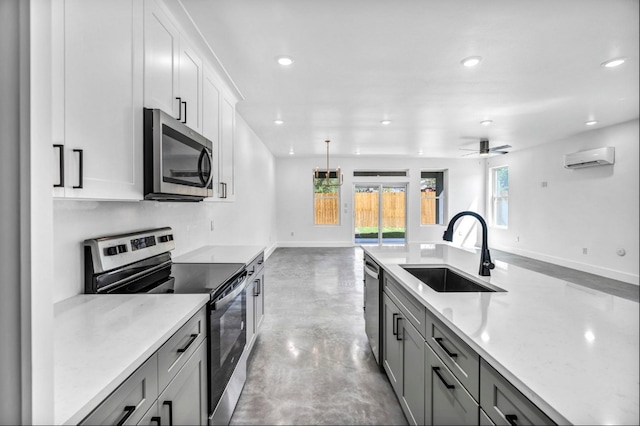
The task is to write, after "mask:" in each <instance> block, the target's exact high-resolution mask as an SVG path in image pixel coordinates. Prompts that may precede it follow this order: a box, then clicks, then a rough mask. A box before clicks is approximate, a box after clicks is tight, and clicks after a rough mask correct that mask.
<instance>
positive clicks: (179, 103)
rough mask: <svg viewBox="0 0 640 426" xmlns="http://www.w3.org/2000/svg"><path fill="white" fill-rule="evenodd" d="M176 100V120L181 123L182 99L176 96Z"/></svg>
mask: <svg viewBox="0 0 640 426" xmlns="http://www.w3.org/2000/svg"><path fill="white" fill-rule="evenodd" d="M176 100H177V101H178V118H176V120H178V121H182V98H181V97H179V96H176Z"/></svg>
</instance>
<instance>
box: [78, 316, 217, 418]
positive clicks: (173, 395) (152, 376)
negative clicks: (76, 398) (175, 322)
mask: <svg viewBox="0 0 640 426" xmlns="http://www.w3.org/2000/svg"><path fill="white" fill-rule="evenodd" d="M205 321H206V307H203V308H202V309H201V310H200V311H199V312H198V313H197V314H195V315H194V316H193V317H192V318H191V319H190V320H189V321H187V323H186V324H184V325H183V326H182V327H181V328H180V329H179V330H178V331H177V332H176V333H175V334H174V335H173V336H172V337H171V338H169V339H168V340H167V341H166V342H165V343H164V345H163V346H162V347H160V349H158V351H157V352H156V353H154V354H153V355H151V356H150V357H149V359H147V360H146V361H145V362H144V364H142V366H140V367H139V368H138V369H137V370H136V371H134V372H133V373H132V374H131V375H130V376H129V377H128V378H127V379H126V380H125V381H124V382H123V383H122V384H121V385H120V386H119V387H118V388H117V389H116V390H115V391H113V393H112V394H111V395H109V397H108V398H107V399H105V400H104V401H103V402H102V403H101V404H100V405H99V406H98V407H97V408H96V409H95V410H94V411H93V412H91V414H89V415H88V416H87V417H86V418H85V419H84V420H83V421H82V422H81V423H80V424H82V425H116V424H117V425H137V424H138V425H161V424H163V425H206V424H207V420H208V416H207V414H208V413H207V403H208V394H207V339H206V323H205Z"/></svg>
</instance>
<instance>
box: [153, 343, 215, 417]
mask: <svg viewBox="0 0 640 426" xmlns="http://www.w3.org/2000/svg"><path fill="white" fill-rule="evenodd" d="M207 402H208V401H207V345H206V344H201V345H200V346H199V347H198V348H197V349H196V351H195V353H194V354H193V355H192V356H191V358H189V360H188V361H187V362H186V363H185V365H184V366H183V367H182V369H180V371H179V372H178V374H176V376H175V377H174V378H173V380H172V381H171V382H170V383H169V385H167V387H166V389H165V390H164V391H163V392H162V393H161V394H160V396H159V397H158V408H159V410H160V418H161V419H162V420H161V422H162V424H163V425H206V424H207V420H208V416H207Z"/></svg>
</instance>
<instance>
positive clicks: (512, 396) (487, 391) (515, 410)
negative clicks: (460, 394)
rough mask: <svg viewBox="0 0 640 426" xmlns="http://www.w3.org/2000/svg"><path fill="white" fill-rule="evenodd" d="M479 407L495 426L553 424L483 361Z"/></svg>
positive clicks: (481, 365)
mask: <svg viewBox="0 0 640 426" xmlns="http://www.w3.org/2000/svg"><path fill="white" fill-rule="evenodd" d="M480 405H482V408H483V409H484V411H485V412H486V413H487V416H488V417H489V418H490V419H491V420H492V421H493V423H495V424H496V425H553V424H555V423H554V422H553V421H552V420H551V419H550V418H549V417H547V415H546V414H544V413H543V412H542V411H541V410H540V409H539V408H538V407H536V406H535V405H534V404H533V403H532V402H531V401H529V399H528V398H527V397H526V396H524V395H523V394H522V393H521V392H520V391H519V390H517V389H516V388H515V386H513V385H512V384H511V383H510V382H509V381H508V380H507V379H505V378H504V377H503V376H502V375H501V374H500V373H498V372H497V371H496V370H495V369H494V368H493V367H491V366H490V365H489V364H488V363H487V362H486V361H485V360H484V359H483V360H481V361H480Z"/></svg>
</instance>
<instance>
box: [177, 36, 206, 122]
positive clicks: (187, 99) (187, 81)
mask: <svg viewBox="0 0 640 426" xmlns="http://www.w3.org/2000/svg"><path fill="white" fill-rule="evenodd" d="M201 104H202V59H200V57H199V56H198V55H196V53H195V52H194V51H193V49H191V47H190V46H189V44H188V43H187V41H186V40H185V39H184V38H183V39H181V40H180V113H179V114H178V118H179V119H181V121H182V122H183V123H185V124H186V125H187V126H189V127H191V128H192V129H193V130H195V131H196V132H198V133H202V118H201V113H202V107H201Z"/></svg>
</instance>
